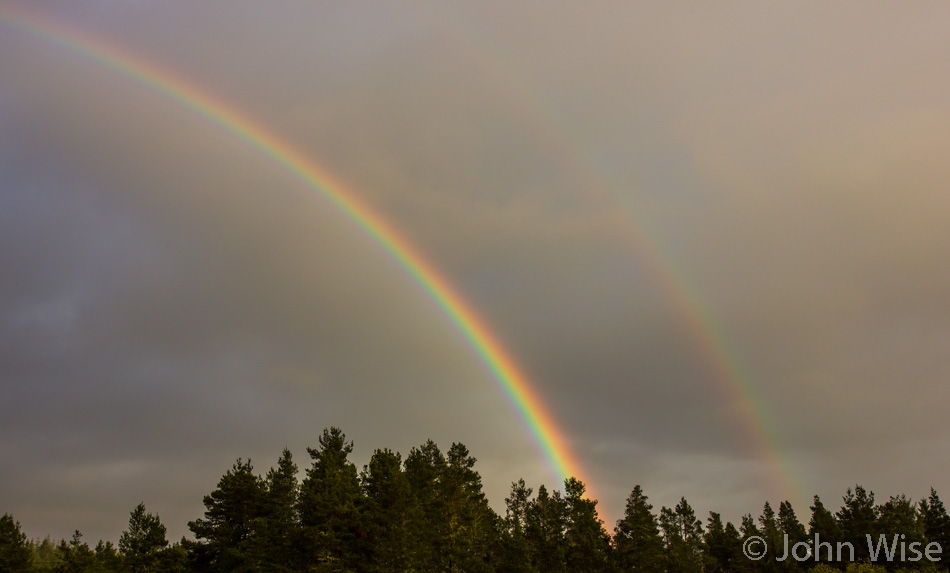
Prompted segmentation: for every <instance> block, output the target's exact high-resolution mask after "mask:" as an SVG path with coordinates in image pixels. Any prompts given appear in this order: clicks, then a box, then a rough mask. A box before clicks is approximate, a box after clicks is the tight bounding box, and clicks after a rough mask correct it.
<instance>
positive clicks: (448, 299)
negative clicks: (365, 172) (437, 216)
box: [0, 6, 596, 498]
mask: <svg viewBox="0 0 950 573" xmlns="http://www.w3.org/2000/svg"><path fill="white" fill-rule="evenodd" d="M0 22H5V23H6V24H8V25H10V26H12V27H14V28H17V29H19V30H22V31H24V32H27V33H28V34H30V35H32V36H34V37H38V38H40V39H43V40H44V41H47V42H50V43H52V44H55V45H57V46H60V47H62V48H65V49H66V50H68V51H70V52H73V53H76V54H79V55H81V56H83V57H85V58H86V59H88V60H90V61H93V62H96V63H98V64H100V65H103V66H105V67H107V68H110V69H112V70H114V71H116V72H118V73H120V74H121V75H124V76H126V77H129V78H132V79H134V80H136V81H137V82H139V83H140V84H142V85H144V86H146V87H149V88H151V89H153V90H155V91H157V92H159V93H161V94H162V95H164V96H165V97H167V98H169V99H170V100H173V101H175V102H177V103H179V104H181V105H183V106H185V107H187V108H189V109H190V110H192V111H193V112H195V113H197V114H198V115H200V116H202V117H204V118H206V119H208V120H209V121H211V122H213V123H215V124H217V125H218V126H220V127H221V128H223V129H224V130H225V131H227V132H229V133H230V134H232V135H235V136H237V137H238V138H240V139H241V140H243V141H244V142H245V143H247V144H248V145H250V146H251V147H252V148H254V149H256V150H258V151H259V152H261V153H262V154H264V155H265V156H267V157H269V158H270V159H272V160H273V161H274V162H276V163H277V164H278V165H280V166H281V167H283V168H284V169H286V170H287V171H289V172H290V173H292V174H293V175H295V176H296V177H297V178H298V179H299V180H300V181H302V182H303V183H304V184H305V185H306V186H307V187H309V188H310V189H312V190H313V191H316V192H317V193H319V194H320V195H321V196H322V197H323V198H324V199H326V200H327V201H329V202H330V203H331V204H332V205H333V206H334V207H335V208H336V209H338V210H339V211H340V212H341V213H343V214H344V215H346V216H347V217H348V218H349V219H350V220H351V221H353V222H354V223H355V224H356V225H357V226H358V227H359V228H360V229H361V230H362V231H363V232H364V233H366V234H367V235H369V236H370V237H372V239H373V240H374V241H375V242H376V243H377V244H378V245H379V246H380V247H382V248H383V249H384V250H385V251H386V252H387V253H388V254H389V255H390V256H391V257H392V258H393V259H395V260H396V261H397V262H398V263H399V265H400V266H401V267H402V268H403V269H404V270H405V271H406V272H408V273H409V275H410V276H411V277H412V278H413V280H415V281H416V283H417V284H418V285H419V286H420V287H421V288H422V289H423V290H424V291H425V292H426V293H427V294H428V295H429V296H430V297H431V298H432V299H433V300H434V301H435V302H436V303H437V304H438V306H439V307H440V308H441V309H442V311H443V312H444V313H445V314H446V315H447V316H448V317H449V318H450V319H451V321H452V322H453V323H454V324H455V326H456V327H457V328H458V330H459V331H460V332H461V333H462V334H463V335H464V337H465V338H466V339H467V341H468V343H469V344H470V345H471V346H472V348H473V349H475V351H476V352H477V353H478V355H479V356H480V358H481V359H482V361H484V363H485V364H486V365H487V367H488V368H489V370H490V371H491V373H492V375H493V376H494V378H495V380H496V381H497V382H498V384H499V386H500V387H501V388H502V390H503V391H504V392H505V394H506V395H507V396H508V398H509V399H510V400H511V402H512V404H513V405H514V407H515V408H516V409H517V411H518V415H519V416H520V417H521V418H522V419H523V420H524V422H525V424H526V425H527V427H528V429H529V431H530V433H531V435H532V436H533V437H534V439H535V441H536V442H537V444H538V446H539V447H540V448H541V450H542V451H543V454H544V456H545V458H546V459H547V462H548V463H549V465H550V466H551V469H552V470H553V471H554V473H555V474H556V477H557V478H558V479H559V480H563V479H565V478H567V477H572V476H573V477H577V478H578V479H581V480H582V481H584V482H585V483H586V484H587V486H588V493H589V495H590V497H592V498H596V496H595V495H594V494H593V489H592V488H591V487H590V484H589V483H587V482H588V480H587V479H586V478H585V476H584V472H583V471H582V470H581V467H580V464H579V463H578V461H577V459H576V458H575V457H574V456H573V454H572V453H571V450H570V447H569V446H568V443H567V440H566V439H565V438H564V435H563V433H562V432H561V431H560V430H559V429H558V427H557V425H556V424H555V422H554V419H553V418H552V417H551V415H550V414H549V413H548V411H547V408H546V407H545V406H544V404H543V402H542V401H541V399H540V398H539V397H538V394H537V392H536V391H535V390H534V388H533V387H532V384H531V382H530V381H529V380H528V378H527V377H526V376H525V374H524V373H523V372H522V371H521V369H520V368H519V367H518V365H517V364H516V363H515V361H514V360H513V359H512V357H511V356H510V355H509V354H508V353H507V352H506V351H505V349H504V348H503V347H502V346H501V345H500V344H499V342H498V340H497V339H496V338H495V336H494V335H493V334H492V333H491V331H490V330H489V329H488V327H487V325H486V324H485V322H484V321H483V320H482V319H481V318H479V316H478V315H477V314H476V313H475V311H474V310H473V309H472V308H471V306H469V305H468V303H466V301H465V300H463V299H462V297H461V296H460V295H459V294H458V293H457V292H456V291H455V289H453V288H452V286H451V285H450V284H449V282H448V281H447V280H446V279H445V278H444V277H443V276H442V275H440V274H439V272H438V271H437V270H436V269H435V268H434V267H433V266H432V265H431V264H430V263H429V262H428V261H427V260H426V259H425V258H424V257H423V256H422V254H421V253H419V251H418V250H417V249H416V248H414V247H413V246H412V245H411V244H410V243H409V242H408V241H407V240H406V239H405V238H403V237H402V236H401V235H400V234H399V233H398V232H396V230H395V229H394V228H393V227H392V226H391V225H389V224H388V223H387V222H386V221H385V220H383V219H382V218H381V217H380V216H379V215H377V214H376V213H374V212H373V210H372V209H371V208H370V206H369V205H367V204H366V203H364V202H363V201H361V200H360V198H359V197H358V196H357V195H356V194H355V193H353V192H352V191H350V190H349V189H347V188H346V186H345V185H344V184H343V183H342V182H341V181H339V180H337V179H336V178H335V177H333V176H332V175H331V174H330V173H329V172H327V171H326V170H325V169H324V168H323V167H321V166H320V165H318V164H317V163H315V162H314V161H312V160H311V159H309V158H308V157H307V156H306V154H304V153H303V152H302V151H300V150H299V149H297V148H295V147H294V146H293V145H291V144H290V143H289V142H287V141H285V140H284V139H281V137H280V136H278V135H277V134H275V133H274V132H272V131H270V130H268V129H267V128H266V127H264V126H263V125H261V124H259V123H257V122H256V121H254V120H253V119H252V118H250V117H248V116H247V115H245V114H243V113H242V112H241V111H240V110H238V109H236V108H234V107H232V106H230V105H228V104H227V103H226V102H224V101H222V100H221V99H219V98H216V97H214V96H212V95H210V94H208V93H206V92H204V91H202V90H200V89H199V88H198V87H196V86H195V85H194V84H191V83H188V82H187V81H186V80H184V79H182V78H180V77H177V76H175V75H173V74H172V73H170V72H168V71H166V70H163V69H162V68H160V67H158V66H156V65H154V64H152V63H150V62H147V61H144V60H142V59H139V58H137V57H134V56H133V55H131V54H129V53H127V52H125V51H122V50H120V49H119V48H117V47H115V46H111V45H109V44H107V43H105V42H103V41H101V40H99V39H97V38H93V37H91V36H89V35H86V34H83V33H82V32H80V31H78V30H75V29H71V28H66V27H65V26H62V25H61V24H58V23H56V22H54V21H52V20H50V19H47V18H43V17H41V16H39V15H36V14H33V13H31V12H27V11H26V10H25V9H22V8H16V7H9V6H7V7H0Z"/></svg>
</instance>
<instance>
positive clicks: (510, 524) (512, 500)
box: [499, 479, 536, 573]
mask: <svg viewBox="0 0 950 573" xmlns="http://www.w3.org/2000/svg"><path fill="white" fill-rule="evenodd" d="M532 492H533V490H532V489H531V488H530V487H528V486H527V485H525V482H524V480H523V479H519V480H518V481H516V482H512V483H511V494H510V495H509V496H508V497H506V498H505V520H504V524H503V531H502V539H501V544H502V549H501V556H500V559H501V562H500V564H499V569H500V570H502V571H508V572H511V573H531V572H534V571H536V569H535V568H534V567H533V566H532V564H531V558H530V556H529V552H528V537H527V529H528V507H529V505H530V502H531V494H532Z"/></svg>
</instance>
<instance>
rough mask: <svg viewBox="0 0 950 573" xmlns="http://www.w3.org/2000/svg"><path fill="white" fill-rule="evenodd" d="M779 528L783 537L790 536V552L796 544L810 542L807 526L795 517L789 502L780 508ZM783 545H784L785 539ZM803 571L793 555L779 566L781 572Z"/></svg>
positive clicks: (782, 549) (781, 549)
mask: <svg viewBox="0 0 950 573" xmlns="http://www.w3.org/2000/svg"><path fill="white" fill-rule="evenodd" d="M778 528H779V531H780V532H781V534H782V535H785V536H788V548H789V551H790V552H791V550H792V548H793V547H794V546H795V544H797V543H807V542H808V533H806V532H805V526H804V525H802V523H801V522H800V521H798V516H797V515H795V509H794V508H792V504H791V503H789V502H788V501H783V502H782V503H780V504H779V506H778ZM782 543H784V539H783V540H782ZM778 550H779V551H784V548H779V549H778ZM798 555H804V553H802V552H800V553H798ZM802 569H803V567H802V564H801V563H800V562H799V561H798V560H797V559H796V558H794V557H792V556H791V555H789V557H788V558H786V559H785V561H784V562H781V565H780V566H779V570H781V571H801V570H802Z"/></svg>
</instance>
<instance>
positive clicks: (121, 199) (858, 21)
mask: <svg viewBox="0 0 950 573" xmlns="http://www.w3.org/2000/svg"><path fill="white" fill-rule="evenodd" d="M29 4H30V6H31V8H30V12H31V13H32V14H34V16H36V17H38V18H39V20H40V21H45V22H57V23H60V24H62V25H65V26H68V27H71V28H73V29H76V30H80V31H82V32H83V33H85V34H88V35H89V36H91V37H94V38H98V39H99V40H100V41H102V42H104V43H106V44H109V45H111V46H114V47H116V48H117V49H119V50H120V51H122V52H125V53H128V54H133V55H135V56H136V57H138V58H141V59H143V60H146V61H149V62H152V63H154V64H155V65H156V66H158V67H161V68H163V69H166V70H168V71H170V72H172V73H174V74H175V75H177V76H179V77H181V78H184V79H186V80H187V81H188V83H190V84H192V85H194V86H197V87H199V88H200V89H201V90H202V91H204V92H206V93H208V94H213V95H214V96H216V97H217V98H219V99H221V100H223V101H226V102H228V103H230V104H231V105H232V106H234V107H235V108H237V109H240V110H244V111H245V112H246V113H247V115H248V116H249V117H252V118H254V119H255V120H256V121H257V122H258V123H260V124H262V125H265V126H267V127H268V128H270V129H271V130H273V131H274V132H275V133H278V134H280V136H281V137H283V138H284V139H285V140H286V141H288V142H291V143H292V144H293V145H295V146H297V147H299V148H300V149H301V150H302V151H304V152H305V153H306V154H307V156H308V157H309V158H311V159H312V160H314V161H315V162H316V163H319V164H320V165H322V166H323V167H325V168H326V170H327V171H328V172H329V173H332V174H333V175H334V176H335V177H337V178H338V179H340V180H341V181H343V182H345V184H346V185H347V186H348V187H349V188H350V189H352V190H353V192H354V193H355V194H356V195H358V196H359V198H360V199H361V200H363V201H365V202H366V203H367V204H369V205H371V206H372V208H373V209H374V210H375V211H376V212H378V213H379V214H380V215H381V216H382V217H383V218H385V219H386V220H387V221H388V222H389V223H391V225H392V226H393V227H394V228H395V229H397V230H398V231H399V232H400V233H401V234H403V235H404V236H405V237H406V238H407V239H408V240H409V241H410V242H411V243H412V244H413V245H415V246H416V247H417V248H418V249H419V251H420V252H421V253H424V256H425V257H426V258H427V259H428V260H429V261H430V262H431V263H432V264H433V266H434V267H435V268H437V269H439V271H440V272H442V273H443V274H444V275H445V277H446V278H447V279H448V280H449V281H450V282H451V284H452V285H454V287H455V288H456V289H457V291H458V292H459V293H460V294H461V295H462V296H463V297H464V298H465V299H466V300H467V301H468V302H470V303H471V305H472V306H473V307H474V308H475V309H476V310H477V312H478V313H479V314H480V315H481V316H482V317H483V318H484V320H485V322H486V323H487V324H488V325H489V327H490V328H491V329H492V331H493V332H494V333H495V334H496V335H497V337H498V339H499V341H501V343H502V345H503V346H504V347H505V349H507V350H508V351H509V352H510V354H511V355H512V356H513V357H514V358H515V360H516V361H517V362H518V363H519V365H520V366H521V367H522V368H523V370H524V371H525V373H526V374H527V375H528V377H529V378H530V379H531V381H532V383H533V385H534V388H535V390H536V391H537V393H538V394H539V396H540V397H541V399H542V400H543V402H544V403H545V404H546V405H547V406H548V408H549V410H550V413H551V415H552V417H553V418H554V419H555V420H556V421H557V424H558V426H559V427H560V429H561V430H562V432H563V434H564V435H565V437H566V438H567V439H568V440H569V442H570V447H571V450H572V451H573V453H574V454H575V455H576V457H577V459H578V461H579V463H580V465H581V466H582V467H583V468H584V471H585V473H586V478H587V479H588V480H589V482H590V483H589V485H590V486H591V488H593V490H594V491H595V492H596V494H597V496H598V498H599V500H600V509H601V510H602V512H605V513H606V515H607V516H609V517H610V518H612V519H616V518H618V517H620V515H621V514H622V511H623V502H624V499H625V498H626V495H627V494H628V493H629V492H630V490H631V489H632V488H633V486H634V485H636V484H641V485H642V486H643V488H644V491H645V493H646V494H647V495H648V496H649V497H650V499H651V501H652V502H653V504H654V506H655V509H656V510H658V509H659V507H660V506H661V505H667V506H672V505H674V504H675V503H676V502H677V500H678V499H679V497H680V496H685V497H686V498H687V500H688V501H689V502H690V503H691V504H692V505H693V507H694V508H695V509H696V510H697V514H698V515H699V517H700V518H702V519H703V520H704V521H705V518H706V517H707V516H708V512H709V511H710V510H713V511H718V512H721V513H722V514H723V517H724V518H725V519H728V520H732V521H734V522H735V521H738V519H739V518H740V516H741V515H742V514H744V513H752V514H753V515H756V516H757V515H758V514H759V513H760V511H761V508H762V504H763V503H764V502H765V501H766V500H769V501H771V502H772V504H773V506H777V505H778V503H779V502H780V501H782V500H784V499H791V500H792V501H793V502H794V503H795V504H796V510H797V511H798V514H799V517H800V518H802V520H803V521H807V519H808V516H809V509H808V507H807V503H808V502H810V500H811V496H812V495H814V494H819V495H821V496H822V498H823V500H824V502H825V504H826V505H827V506H829V507H833V508H837V507H838V506H839V505H840V497H841V495H843V494H844V490H845V489H846V488H847V487H848V486H853V485H854V484H855V483H860V484H862V485H864V486H865V487H867V488H869V489H871V490H873V491H874V492H875V493H876V494H877V496H878V498H879V499H882V498H883V499H886V498H887V496H889V495H896V494H899V493H906V494H908V495H910V496H911V497H913V498H920V497H921V496H923V495H925V494H927V493H928V492H929V488H930V487H931V486H933V487H935V488H937V490H938V492H940V493H942V494H943V495H944V497H945V498H947V496H950V475H948V469H950V462H948V459H950V417H948V416H947V406H946V404H947V403H948V398H950V385H948V384H947V379H948V375H950V225H948V224H947V221H948V218H950V194H948V193H947V189H946V185H947V181H950V162H948V161H947V154H948V152H950V103H948V102H950V45H948V44H947V42H946V23H947V22H948V21H950V7H948V6H947V5H946V4H943V3H937V2H932V3H931V2H918V3H914V4H904V3H902V4H895V3H879V4H878V3H869V2H861V3H857V2H855V3H850V4H848V3H836V4H834V5H833V6H829V5H827V4H825V3H812V4H805V3H769V4H767V5H763V4H761V3H758V2H745V3H740V2H734V3H716V4H698V3H695V2H685V3H682V4H677V3H673V2H664V3H645V2H644V3H631V2H603V3H595V4H591V3H584V4H583V5H581V4H580V3H575V2H565V3H556V2H525V3H520V4H517V5H515V6H513V5H512V4H511V3H509V2H488V3H486V2H471V3H442V2H433V3H416V2H388V3H380V2H345V3H340V2H267V3H261V2H233V1H227V2H224V1H216V2H213V1H206V2H201V3H193V2H184V1H183V2H150V1H139V2H120V1H110V0H98V1H88V2H82V3H76V2H30V3H29ZM0 13H2V11H0ZM671 277H672V280H671ZM725 352H728V353H729V355H728V360H731V362H730V364H731V366H730V369H728V370H726V371H724V370H723V369H722V368H720V367H719V365H721V361H722V360H723V359H726V354H724V353H725ZM717 361H718V362H717ZM0 394H2V400H0V460H2V468H0V469H2V471H0V512H9V513H12V514H13V516H14V517H15V518H16V519H17V520H18V521H20V522H21V524H22V526H23V529H24V531H25V532H26V533H27V534H28V535H30V536H45V535H46V534H51V535H52V536H53V537H54V538H58V537H68V536H69V535H71V533H72V531H73V530H74V529H79V530H80V531H82V532H83V533H84V535H85V538H86V539H87V540H88V541H90V542H93V543H94V542H95V541H96V540H98V539H100V538H103V539H111V540H113V541H114V540H116V539H117V538H118V536H119V534H120V533H121V531H122V530H124V529H125V528H126V527H127V524H128V517H129V512H130V511H131V510H132V509H133V508H134V507H135V505H136V504H137V503H139V502H140V501H143V502H144V503H145V505H146V508H147V509H148V510H149V511H153V512H157V513H158V514H159V515H160V516H161V518H162V520H163V522H164V523H165V524H166V525H167V526H168V529H169V537H170V538H171V539H177V538H179V537H180V536H181V535H182V534H185V533H186V532H187V528H186V523H187V521H189V520H192V519H195V518H198V517H200V516H201V515H202V512H203V510H204V508H203V505H202V496H204V495H206V494H208V493H210V491H211V490H212V489H214V487H215V485H216V483H217V481H218V479H219V478H220V476H221V475H222V474H223V473H224V472H225V471H226V470H227V469H228V468H229V467H230V466H231V464H232V463H233V462H234V461H235V459H236V458H238V457H243V458H248V457H250V458H251V459H252V460H253V462H254V464H255V467H256V468H257V469H258V470H259V471H260V472H262V473H263V472H265V471H266V470H267V469H268V468H269V467H270V466H272V465H274V464H275V463H276V460H277V458H278V456H279V455H280V452H281V449H282V448H283V447H285V446H287V447H289V448H290V449H291V451H292V452H293V453H294V455H295V457H296V461H297V463H298V466H300V468H301V472H302V471H303V469H304V468H306V467H307V466H308V465H309V458H308V457H307V455H306V449H305V448H306V447H307V446H316V445H317V437H318V436H319V434H320V432H321V431H322V429H323V428H325V427H328V426H331V425H337V426H340V427H341V428H342V429H343V430H344V431H345V432H346V433H347V435H348V436H349V437H350V438H352V439H353V440H354V441H355V452H354V455H353V461H354V462H356V463H357V465H358V466H359V467H362V465H363V464H364V463H366V462H367V461H368V459H369V456H370V455H371V454H372V451H373V449H375V448H384V447H388V448H391V449H394V450H398V451H401V452H402V453H403V454H405V453H407V452H408V451H409V449H410V448H411V447H413V446H417V445H419V444H421V443H423V442H424V441H425V440H427V439H429V438H431V439H433V440H435V441H436V442H437V443H438V444H439V445H440V446H441V447H442V448H443V450H445V449H448V447H449V446H450V445H451V443H452V442H453V441H459V442H462V443H464V444H466V445H467V446H468V447H469V449H470V450H471V452H472V454H473V455H474V456H475V457H477V458H478V464H477V465H476V468H477V469H478V470H479V471H480V472H481V474H482V476H483V479H484V482H485V489H486V492H487V494H488V495H489V499H490V500H491V502H492V504H493V506H494V507H495V508H496V509H497V510H499V511H501V512H503V511H504V498H505V496H506V494H507V493H508V489H509V486H510V483H511V482H512V481H514V480H517V479H518V478H522V477H523V478H525V480H526V481H527V482H528V483H529V485H531V486H533V487H535V488H536V487H537V485H538V484H540V483H545V484H547V486H548V487H552V486H554V487H559V485H558V484H553V483H552V481H553V479H554V478H553V476H552V473H551V471H550V469H549V466H548V464H547V460H546V459H545V458H544V456H543V455H542V454H541V452H540V451H539V449H538V447H537V444H535V442H534V441H533V439H532V437H531V436H530V435H529V433H528V432H527V429H526V426H525V424H524V422H523V421H522V420H521V419H519V418H518V415H517V412H516V410H515V408H514V407H513V406H512V405H511V404H510V403H509V402H508V400H507V399H506V397H505V395H504V394H503V392H502V391H501V390H500V389H499V386H498V385H497V383H496V382H495V380H494V379H493V378H492V376H491V373H490V371H489V370H488V369H487V368H486V366H485V365H484V364H483V363H482V362H480V360H479V358H478V355H477V354H476V352H475V351H474V350H473V349H472V348H471V347H470V346H468V344H467V342H466V339H465V338H464V336H463V335H462V334H461V333H460V332H459V331H458V330H457V329H456V327H455V326H454V325H453V324H452V322H451V321H450V320H449V319H448V318H447V317H446V316H445V315H444V314H443V313H442V312H441V310H440V309H439V308H438V306H437V305H436V304H435V303H434V302H433V301H432V300H431V299H430V298H428V297H427V295H426V294H425V293H424V292H423V290H422V289H421V288H420V287H419V286H418V285H417V284H415V283H414V282H413V281H412V279H411V277H410V276H409V275H408V274H407V273H406V272H405V271H404V270H403V269H402V268H401V267H400V266H399V265H398V264H397V263H396V262H395V261H394V260H393V259H392V258H390V257H389V255H387V254H386V252H385V251H384V250H383V249H382V248H381V247H380V246H379V245H377V244H375V243H374V242H373V241H372V240H371V239H370V238H369V237H368V236H367V235H366V234H365V233H364V232H363V231H361V230H360V228H359V227H358V226H357V225H355V224H354V223H353V222H352V221H350V220H348V219H347V218H345V217H344V216H343V215H341V213H340V212H339V211H337V210H335V208H334V207H333V206H332V205H331V204H329V203H328V202H327V201H325V200H324V199H322V198H321V197H319V196H317V195H316V194H315V193H314V192H313V191H312V190H310V189H308V188H307V187H305V186H304V185H303V184H301V183H300V182H299V181H298V180H296V179H295V178H294V177H293V176H292V175H290V174H289V173H287V172H286V171H285V170H283V169H282V168H281V167H280V166H278V165H277V164H275V163H274V162H273V161H272V160H270V159H268V158H267V157H265V156H263V155H262V154H261V153H260V152H259V151H256V150H254V149H253V148H251V147H249V146H248V145H247V144H245V143H243V142H241V141H240V140H238V139H236V138H235V137H234V136H233V135H231V134H228V133H227V132H225V131H223V130H222V129H221V128H220V127H218V126H216V125H214V124H212V123H210V122H209V121H207V120H206V119H205V118H202V117H201V116H199V115H197V114H195V113H194V112H193V111H190V110H189V109H187V108H185V107H183V106H182V105H180V104H177V103H174V102H172V101H170V100H169V99H167V98H166V97H165V96H163V95H161V94H160V93H158V92H156V91H155V90H151V89H149V88H147V87H144V86H143V85H141V84H139V83H137V82H135V81H134V80H132V79H130V78H129V77H127V76H123V75H121V74H119V73H117V72H116V71H114V70H111V69H109V68H107V67H104V66H102V65H101V64H98V63H96V62H93V61H91V60H89V59H88V58H84V57H83V56H81V55H79V54H77V53H76V52H74V51H70V50H69V49H65V48H63V47H62V46H58V45H56V44H54V43H53V42H51V41H49V40H43V39H41V38H38V37H36V36H33V35H30V34H27V33H24V32H23V31H22V30H20V29H18V28H16V27H13V26H10V25H9V23H8V22H7V21H2V20H0ZM750 407H751V408H752V409H753V410H754V411H755V412H756V413H757V417H752V418H750V416H749V413H748V412H749V411H750ZM763 435H771V438H770V439H771V441H769V442H765V444H766V446H767V447H763V441H762V436H763ZM301 477H302V476H301ZM608 527H609V528H610V529H611V530H612V528H613V523H609V524H608Z"/></svg>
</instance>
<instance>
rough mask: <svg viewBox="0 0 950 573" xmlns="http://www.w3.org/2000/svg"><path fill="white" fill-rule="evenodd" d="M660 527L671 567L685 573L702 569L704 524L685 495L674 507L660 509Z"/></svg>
mask: <svg viewBox="0 0 950 573" xmlns="http://www.w3.org/2000/svg"><path fill="white" fill-rule="evenodd" d="M660 529H661V530H662V531H663V540H664V542H665V544H666V554H667V558H668V559H669V563H670V567H671V569H673V570H674V571H681V572H683V573H690V572H693V571H702V568H703V524H702V522H701V521H699V520H698V519H696V513H695V512H694V511H693V508H692V507H690V505H689V503H688V502H687V501H686V498H685V497H684V498H680V502H679V503H678V504H676V508H674V509H670V508H668V507H663V508H661V509H660Z"/></svg>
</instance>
